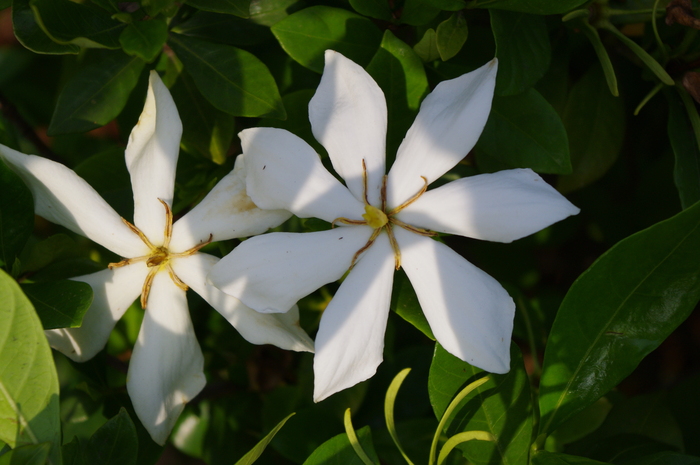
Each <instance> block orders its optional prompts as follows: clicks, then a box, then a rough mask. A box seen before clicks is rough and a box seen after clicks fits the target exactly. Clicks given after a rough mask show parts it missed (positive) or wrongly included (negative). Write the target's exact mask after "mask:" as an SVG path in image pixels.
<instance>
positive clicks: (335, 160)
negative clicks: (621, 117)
mask: <svg viewBox="0 0 700 465" xmlns="http://www.w3.org/2000/svg"><path fill="white" fill-rule="evenodd" d="M496 69H497V62H496V60H493V61H492V62H490V63H488V64H486V65H485V66H483V67H481V68H479V69H477V70H475V71H473V72H471V73H468V74H465V75H463V76H461V77H459V78H456V79H452V80H449V81H445V82H442V83H441V84H439V85H438V86H437V87H436V88H435V90H434V91H433V92H432V93H431V94H430V95H429V96H428V97H426V99H425V100H424V101H423V103H422V105H421V107H420V112H419V113H418V116H417V117H416V120H415V122H414V123H413V125H412V126H411V128H410V129H409V131H408V133H407V134H406V138H405V139H404V140H403V142H402V144H401V146H400V147H399V150H398V154H397V157H396V162H395V163H394V165H393V166H392V168H391V171H390V172H389V174H388V176H384V173H385V153H384V152H385V135H386V127H387V112H386V103H385V100H384V94H383V93H382V91H381V90H380V88H379V87H378V86H377V84H376V83H375V82H374V80H372V78H371V77H370V76H369V75H368V74H367V73H366V72H365V71H364V70H363V69H362V68H361V67H360V66H358V65H357V64H355V63H353V62H352V61H350V60H348V59H347V58H345V57H343V56H342V55H340V54H339V53H336V52H333V51H327V52H326V66H325V69H324V71H323V77H322V79H321V83H320V85H319V87H318V90H317V91H316V94H315V96H314V97H313V99H312V100H311V102H310V104H309V118H310V120H311V125H312V128H313V133H314V136H315V137H316V139H317V140H318V141H319V142H320V143H321V144H322V145H323V146H324V147H325V148H326V150H327V151H328V154H329V156H330V159H331V162H332V164H333V167H334V168H335V171H336V172H337V173H338V174H339V175H340V176H341V177H342V178H343V179H344V180H345V182H346V184H347V188H346V187H344V186H343V185H342V184H341V183H340V182H339V181H338V180H337V179H336V178H334V177H333V176H332V175H331V174H330V173H329V172H328V171H327V170H326V169H325V168H324V167H323V165H322V164H321V161H320V159H319V156H318V155H317V154H316V153H315V152H314V150H313V149H312V148H311V147H310V146H309V145H308V144H307V143H306V142H304V141H303V140H301V139H300V138H298V137H296V136H295V135H293V134H291V133H289V132H287V131H284V130H280V129H270V128H254V129H248V130H245V131H243V132H242V133H241V134H240V137H241V140H242V143H243V152H244V154H245V155H246V159H247V162H248V163H249V166H248V173H247V178H246V183H247V189H248V193H249V195H250V196H251V198H252V199H253V201H254V202H255V203H256V204H257V205H259V206H260V207H261V208H284V209H287V210H290V211H291V212H293V213H294V214H296V215H297V216H299V217H317V218H321V219H323V220H326V221H328V222H332V223H333V224H335V225H336V226H339V227H336V228H334V229H330V230H327V231H321V232H314V233H305V234H288V233H272V234H266V235H262V236H258V237H254V238H252V239H249V240H247V241H245V242H244V243H243V244H242V245H240V246H239V247H237V248H236V249H235V250H234V251H233V252H232V253H231V254H230V255H228V256H227V257H224V258H223V259H222V260H221V261H220V262H219V263H218V264H217V265H216V266H214V267H213V268H212V272H211V274H210V275H209V276H210V280H211V281H212V282H213V283H214V284H215V285H216V286H217V287H218V288H220V289H221V290H223V291H224V292H226V293H227V294H230V295H234V296H236V297H238V298H240V299H241V300H242V301H243V302H244V303H246V304H247V305H249V306H250V307H252V308H254V309H256V310H258V311H260V312H284V311H286V309H287V308H289V307H290V306H291V305H292V304H293V303H294V302H296V301H297V300H298V299H299V298H301V297H303V296H305V295H307V294H309V293H310V292H313V291H314V290H315V289H317V288H319V287H320V286H322V285H324V284H326V283H329V282H332V281H335V280H337V279H339V278H341V277H342V276H343V275H344V274H345V272H346V271H348V269H351V271H350V273H349V274H348V275H347V277H346V278H345V280H344V281H343V283H342V284H341V286H340V288H339V289H338V292H337V293H336V294H335V297H334V298H333V300H332V301H331V302H330V303H329V305H328V307H327V308H326V310H325V313H324V314H323V317H322V319H321V324H320V328H319V330H318V335H317V337H316V355H315V358H314V373H315V390H314V399H315V400H316V401H319V400H321V399H324V398H325V397H327V396H329V395H331V394H333V393H335V392H337V391H339V390H342V389H345V388H347V387H349V386H352V385H354V384H356V383H358V382H360V381H363V380H365V379H367V378H369V377H371V376H372V375H373V374H374V373H375V371H376V368H377V366H378V365H379V363H381V360H382V350H383V346H384V331H385V329H386V321H387V316H388V312H389V303H390V299H391V288H392V281H393V275H394V270H395V269H398V268H399V267H400V266H401V267H403V269H404V270H405V272H406V274H407V275H408V278H409V279H410V281H411V283H412V285H413V287H414V289H415V291H416V294H417V296H418V300H419V302H420V304H421V307H422V308H423V311H424V313H425V316H426V318H427V319H428V322H429V324H430V327H431V329H432V331H433V333H434V334H435V337H436V338H437V340H438V341H439V342H440V344H442V345H443V346H444V347H445V348H446V349H447V350H448V351H449V352H450V353H452V354H454V355H456V356H457V357H459V358H460V359H462V360H464V361H466V362H468V363H470V364H473V365H475V366H477V367H480V368H483V369H485V370H487V371H491V372H494V373H504V372H506V371H508V370H509V359H510V357H509V346H510V337H511V332H512V328H513V316H514V312H515V305H514V304H513V301H512V299H511V298H510V296H509V295H508V293H507V292H506V291H505V290H504V289H503V287H501V285H500V284H499V283H498V282H497V281H496V280H494V279H493V278H492V277H490V276H489V275H487V274H486V273H484V272H483V271H481V270H480V269H478V268H476V267H474V266H473V265H471V264H470V263H469V262H468V261H467V260H465V259H464V258H462V257H461V256H460V255H458V254H457V253H456V252H454V251H453V250H451V249H450V248H448V247H447V246H445V245H444V244H443V243H441V242H438V241H436V240H434V239H432V238H431V237H429V236H434V235H435V234H436V233H435V232H442V233H449V234H459V235H462V236H466V237H472V238H478V239H486V240H491V241H499V242H511V241H513V240H515V239H519V238H521V237H524V236H527V235H529V234H532V233H533V232H535V231H538V230H540V229H542V228H544V227H546V226H548V225H550V224H552V223H554V222H556V221H559V220H561V219H563V218H566V217H567V216H569V215H573V214H576V213H578V211H579V210H578V208H576V207H575V206H573V205H572V204H571V203H570V202H569V201H568V200H566V199H565V198H564V197H562V196H561V195H560V194H559V193H558V192H557V191H556V190H554V189H553V188H552V187H551V186H550V185H548V184H547V183H546V182H544V181H543V180H542V179H541V178H540V177H539V176H538V175H537V174H535V173H534V172H532V171H531V170H527V169H520V170H509V171H502V172H500V173H495V174H483V175H478V176H473V177H469V178H463V179H459V180H457V181H453V182H450V183H448V184H446V185H443V186H441V187H438V188H436V189H433V190H430V191H426V187H427V186H428V184H430V183H432V182H433V181H435V180H436V179H438V178H439V177H440V176H442V175H443V174H445V173H446V172H447V171H448V170H450V169H451V168H452V167H453V166H455V165H456V164H457V163H458V162H459V161H460V160H461V159H462V158H463V157H464V156H465V155H466V154H467V153H468V152H469V151H470V150H471V149H472V147H473V146H474V144H475V143H476V141H477V139H478V138H479V135H480V133H481V131H482V129H483V127H484V125H485V124H486V120H487V118H488V115H489V112H490V109H491V100H492V98H493V89H494V84H495V78H496Z"/></svg>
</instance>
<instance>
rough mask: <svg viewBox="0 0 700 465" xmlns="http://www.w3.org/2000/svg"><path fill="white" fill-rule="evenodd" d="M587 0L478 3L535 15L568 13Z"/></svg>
mask: <svg viewBox="0 0 700 465" xmlns="http://www.w3.org/2000/svg"><path fill="white" fill-rule="evenodd" d="M584 3H586V0H556V1H552V0H486V1H482V2H479V3H478V6H479V7H480V8H489V9H498V10H510V11H519V12H521V13H532V14H535V15H554V14H558V13H566V12H567V11H569V10H573V9H574V8H576V7H577V6H579V5H582V4H584Z"/></svg>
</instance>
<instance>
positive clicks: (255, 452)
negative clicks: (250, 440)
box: [236, 413, 294, 465]
mask: <svg viewBox="0 0 700 465" xmlns="http://www.w3.org/2000/svg"><path fill="white" fill-rule="evenodd" d="M292 415H294V413H290V414H289V415H287V416H286V417H284V419H283V420H282V421H280V422H279V423H278V424H277V426H275V427H274V428H272V431H270V432H269V433H267V434H266V435H265V437H264V438H262V439H261V440H260V442H258V443H257V444H256V445H255V447H253V448H252V449H251V450H250V451H248V453H247V454H245V455H244V456H243V457H241V459H240V460H239V461H238V462H236V465H252V464H253V463H255V461H256V460H257V459H258V457H260V455H261V454H262V453H263V452H264V451H265V448H266V447H267V446H268V445H269V444H270V442H271V441H272V439H273V438H274V437H275V435H276V434H277V432H278V431H279V430H280V429H282V427H283V426H284V424H285V423H287V420H289V418H290V417H291V416H292Z"/></svg>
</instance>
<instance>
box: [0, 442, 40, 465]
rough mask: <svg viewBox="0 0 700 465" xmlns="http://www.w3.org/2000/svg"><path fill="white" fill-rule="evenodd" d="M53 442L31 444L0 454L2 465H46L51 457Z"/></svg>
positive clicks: (0, 463)
mask: <svg viewBox="0 0 700 465" xmlns="http://www.w3.org/2000/svg"><path fill="white" fill-rule="evenodd" d="M49 451H51V444H50V443H48V442H43V443H41V444H29V445H26V446H22V447H18V448H16V449H13V450H11V451H9V452H8V453H6V454H3V455H0V465H44V464H45V463H46V460H47V459H48V458H49Z"/></svg>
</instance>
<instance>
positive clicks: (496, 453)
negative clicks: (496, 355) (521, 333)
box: [428, 344, 533, 465]
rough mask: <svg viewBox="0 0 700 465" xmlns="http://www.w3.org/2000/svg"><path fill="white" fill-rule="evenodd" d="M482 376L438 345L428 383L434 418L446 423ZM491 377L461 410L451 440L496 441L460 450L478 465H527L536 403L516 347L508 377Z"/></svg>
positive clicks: (452, 425)
mask: <svg viewBox="0 0 700 465" xmlns="http://www.w3.org/2000/svg"><path fill="white" fill-rule="evenodd" d="M484 374H485V372H484V371H483V370H481V369H479V368H476V367H473V366H471V365H469V364H468V363H466V362H463V361H461V360H460V359H458V358H457V357H455V356H454V355H451V354H449V353H448V352H447V351H446V350H445V349H443V348H442V346H440V345H439V344H436V345H435V355H434V356H433V362H432V364H431V365H430V375H429V377H428V392H429V393H430V402H431V404H432V405H433V410H434V412H435V415H436V416H437V417H438V418H440V417H442V415H443V413H444V412H445V409H446V408H447V406H448V405H449V403H450V402H451V400H452V398H453V397H454V396H455V395H456V394H457V393H458V392H459V391H460V390H461V389H462V387H463V386H464V384H465V383H467V382H468V381H473V380H474V379H476V378H480V377H481V376H483V375H484ZM489 377H491V378H492V379H493V381H491V382H488V383H486V384H484V385H482V386H480V387H479V388H477V390H476V394H475V395H474V396H473V397H471V398H470V399H469V400H468V401H467V402H466V403H463V404H462V405H461V407H458V409H457V411H456V412H457V413H456V414H455V416H454V418H453V419H452V421H451V423H450V425H449V427H448V433H449V435H450V436H451V435H453V434H455V433H458V432H462V431H474V430H478V431H486V432H488V433H491V434H492V435H493V436H495V437H496V438H497V442H496V443H491V442H485V441H470V442H468V443H464V444H462V445H460V446H459V449H461V450H462V452H463V453H464V456H465V457H466V458H467V459H468V460H469V461H470V462H471V463H474V464H475V465H476V464H493V465H497V464H498V465H500V464H504V465H515V464H527V463H528V453H529V450H530V439H531V436H532V427H533V425H532V400H531V397H530V382H529V380H528V377H527V373H526V372H525V367H524V366H523V361H522V356H521V355H520V351H519V350H518V348H517V346H516V345H515V344H513V345H511V365H510V371H509V372H508V373H506V374H504V375H496V374H491V375H489ZM494 385H495V387H494Z"/></svg>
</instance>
